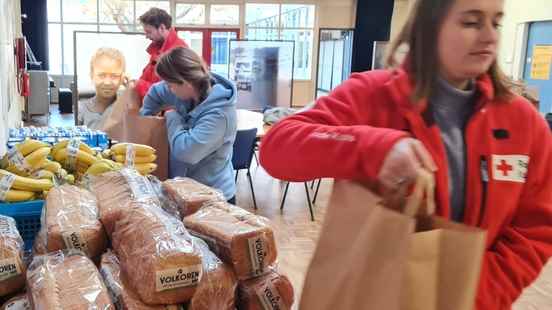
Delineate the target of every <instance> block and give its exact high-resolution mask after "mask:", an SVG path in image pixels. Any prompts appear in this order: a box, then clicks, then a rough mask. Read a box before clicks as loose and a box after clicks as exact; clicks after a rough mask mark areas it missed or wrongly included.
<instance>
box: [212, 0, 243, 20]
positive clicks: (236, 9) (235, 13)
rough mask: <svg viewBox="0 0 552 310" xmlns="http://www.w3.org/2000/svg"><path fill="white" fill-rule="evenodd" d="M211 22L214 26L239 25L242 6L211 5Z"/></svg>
mask: <svg viewBox="0 0 552 310" xmlns="http://www.w3.org/2000/svg"><path fill="white" fill-rule="evenodd" d="M209 20H210V23H211V24H212V25H239V24H240V6H239V5H226V4H220V5H218V4H213V5H211V17H210V18H209Z"/></svg>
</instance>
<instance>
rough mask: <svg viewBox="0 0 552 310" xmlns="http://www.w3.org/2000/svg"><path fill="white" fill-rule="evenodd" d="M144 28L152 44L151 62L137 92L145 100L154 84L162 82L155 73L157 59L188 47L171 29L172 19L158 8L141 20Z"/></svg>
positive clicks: (137, 85) (149, 47)
mask: <svg viewBox="0 0 552 310" xmlns="http://www.w3.org/2000/svg"><path fill="white" fill-rule="evenodd" d="M139 20H140V23H141V24H142V26H143V27H144V33H145V35H146V38H148V39H150V40H151V41H152V42H151V44H150V45H149V46H148V49H147V50H146V51H147V52H148V54H150V61H149V62H148V64H147V65H146V67H145V68H144V70H143V71H142V76H140V79H138V81H136V91H137V92H138V94H139V95H140V99H143V98H144V96H145V95H146V93H147V92H148V90H149V88H150V87H151V85H152V84H154V83H157V82H159V81H160V79H159V77H158V76H157V74H156V73H155V65H156V64H157V59H158V58H159V56H160V55H161V54H163V53H164V52H166V51H168V50H170V49H172V48H174V47H177V46H182V47H188V46H187V45H186V43H184V41H182V40H181V39H180V38H178V36H177V35H176V31H175V30H174V28H172V27H171V23H172V18H171V16H170V15H169V13H167V12H166V11H164V10H162V9H158V8H151V9H149V10H148V11H147V12H146V13H144V14H143V15H142V16H140V18H139Z"/></svg>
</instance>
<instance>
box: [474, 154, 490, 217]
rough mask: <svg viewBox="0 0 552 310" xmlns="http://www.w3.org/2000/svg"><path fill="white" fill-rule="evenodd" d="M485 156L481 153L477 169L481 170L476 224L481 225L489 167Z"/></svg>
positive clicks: (485, 202)
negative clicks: (479, 203) (479, 200)
mask: <svg viewBox="0 0 552 310" xmlns="http://www.w3.org/2000/svg"><path fill="white" fill-rule="evenodd" d="M488 166H489V165H488V162H487V157H485V155H481V157H480V162H479V169H480V172H481V208H480V211H479V221H478V224H477V226H481V223H482V222H483V217H484V216H485V206H486V204H487V187H488V185H489V169H488Z"/></svg>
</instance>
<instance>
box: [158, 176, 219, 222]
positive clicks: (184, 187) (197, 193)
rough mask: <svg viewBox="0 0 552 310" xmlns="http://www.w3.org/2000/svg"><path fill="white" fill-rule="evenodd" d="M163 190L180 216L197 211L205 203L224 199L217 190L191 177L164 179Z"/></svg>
mask: <svg viewBox="0 0 552 310" xmlns="http://www.w3.org/2000/svg"><path fill="white" fill-rule="evenodd" d="M163 190H164V192H166V193H167V195H168V197H169V198H170V199H171V200H172V201H173V202H174V203H175V204H176V205H177V206H178V208H179V211H180V214H181V216H182V218H184V217H186V216H188V215H192V214H193V213H195V212H197V210H199V209H200V208H201V207H202V206H203V205H204V204H205V203H208V202H211V201H226V199H224V195H223V194H222V192H220V191H219V190H216V189H214V188H212V187H209V186H207V185H204V184H202V183H200V182H197V181H195V180H193V179H191V178H182V177H178V178H175V179H170V180H165V181H164V182H163Z"/></svg>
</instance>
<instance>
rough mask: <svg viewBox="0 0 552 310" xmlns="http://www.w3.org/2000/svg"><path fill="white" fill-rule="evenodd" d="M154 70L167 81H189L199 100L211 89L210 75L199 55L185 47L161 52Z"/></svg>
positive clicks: (180, 82) (179, 82) (178, 82)
mask: <svg viewBox="0 0 552 310" xmlns="http://www.w3.org/2000/svg"><path fill="white" fill-rule="evenodd" d="M155 71H156V72H157V75H159V77H160V78H161V79H163V80H165V81H167V82H170V83H176V84H182V83H184V82H188V83H190V84H191V85H192V86H193V87H194V88H195V90H196V91H197V92H198V94H199V98H200V102H201V101H203V100H204V99H205V98H207V95H208V93H209V90H210V89H211V75H210V74H209V70H208V69H207V65H206V64H205V62H204V61H203V59H202V58H201V57H199V55H197V54H196V53H195V52H194V51H193V50H192V49H190V48H187V47H176V48H173V49H171V50H170V51H168V52H167V53H165V54H163V55H162V56H161V58H160V59H159V61H158V62H157V66H156V67H155Z"/></svg>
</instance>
